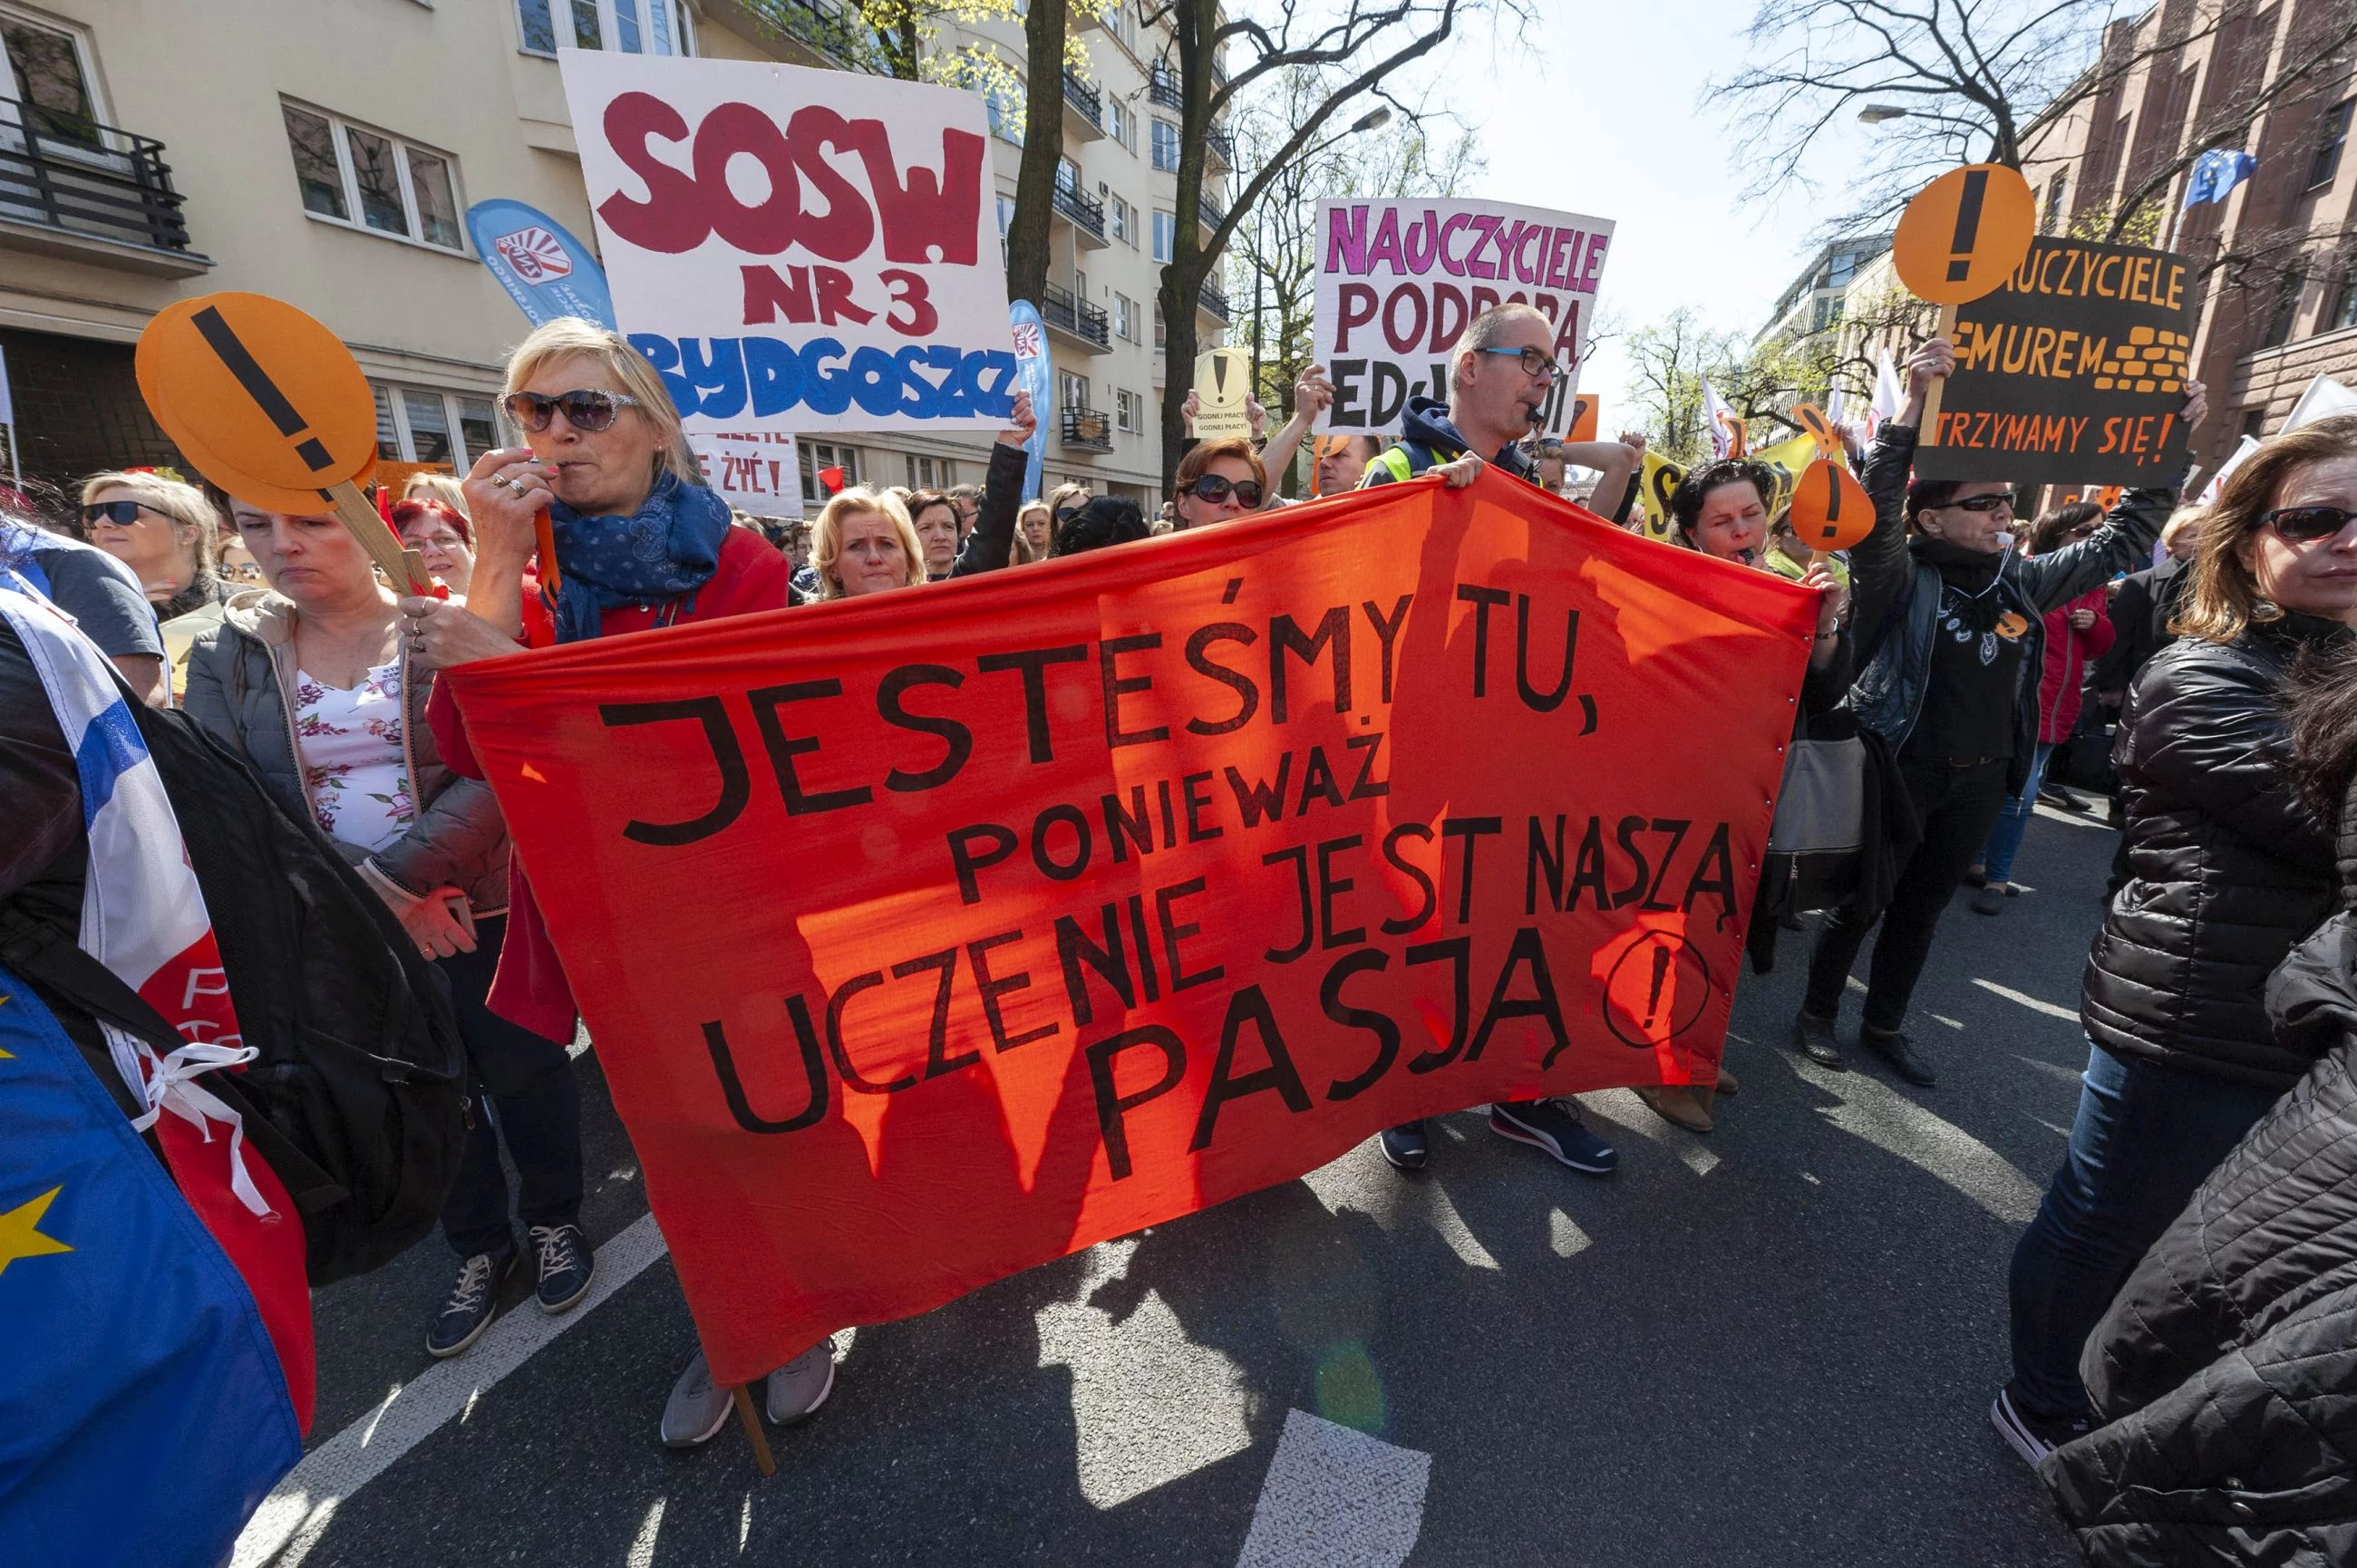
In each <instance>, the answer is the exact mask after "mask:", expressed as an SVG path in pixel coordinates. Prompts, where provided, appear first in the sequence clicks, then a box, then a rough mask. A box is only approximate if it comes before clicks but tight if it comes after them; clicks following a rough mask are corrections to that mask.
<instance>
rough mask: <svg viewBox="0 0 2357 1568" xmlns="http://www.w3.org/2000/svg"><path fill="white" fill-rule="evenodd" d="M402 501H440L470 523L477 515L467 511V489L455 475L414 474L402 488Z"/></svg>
mask: <svg viewBox="0 0 2357 1568" xmlns="http://www.w3.org/2000/svg"><path fill="white" fill-rule="evenodd" d="M401 499H403V500H405V501H440V502H441V503H442V504H443V505H444V506H447V507H448V508H449V509H450V510H452V511H455V512H457V514H458V515H459V516H460V517H463V518H466V519H468V520H469V521H472V520H473V518H474V515H475V514H474V513H473V512H471V511H468V510H467V487H466V486H464V485H462V484H460V483H459V482H458V479H457V475H455V474H412V475H410V476H409V483H407V484H405V485H404V486H402V487H401Z"/></svg>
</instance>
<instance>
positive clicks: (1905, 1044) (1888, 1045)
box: [1857, 1026, 1940, 1089]
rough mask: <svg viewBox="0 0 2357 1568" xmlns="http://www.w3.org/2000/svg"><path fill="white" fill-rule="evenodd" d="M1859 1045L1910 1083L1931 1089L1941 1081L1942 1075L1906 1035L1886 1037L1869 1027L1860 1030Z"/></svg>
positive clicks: (1879, 1031) (1889, 1035) (1858, 1033)
mask: <svg viewBox="0 0 2357 1568" xmlns="http://www.w3.org/2000/svg"><path fill="white" fill-rule="evenodd" d="M1857 1043H1858V1044H1859V1045H1861V1046H1864V1047H1866V1048H1867V1050H1869V1051H1872V1052H1873V1053H1874V1054H1875V1055H1876V1056H1878V1057H1880V1058H1882V1059H1883V1060H1884V1061H1886V1062H1889V1064H1890V1070H1891V1071H1893V1072H1895V1073H1897V1074H1898V1075H1899V1076H1900V1077H1901V1078H1903V1079H1906V1080H1907V1081H1908V1082H1910V1083H1912V1084H1920V1085H1921V1086H1922V1087H1923V1088H1925V1089H1929V1088H1931V1087H1932V1085H1933V1084H1935V1083H1938V1082H1939V1081H1940V1075H1939V1074H1938V1073H1936V1072H1933V1071H1932V1064H1931V1063H1930V1062H1928V1061H1926V1060H1924V1059H1923V1057H1922V1054H1921V1052H1919V1051H1917V1050H1916V1048H1915V1046H1914V1043H1913V1042H1912V1041H1910V1040H1909V1039H1908V1037H1907V1036H1904V1035H1901V1034H1888V1035H1886V1034H1884V1033H1883V1032H1882V1031H1881V1030H1879V1029H1877V1028H1874V1027H1873V1026H1867V1027H1865V1028H1862V1029H1860V1030H1858V1032H1857Z"/></svg>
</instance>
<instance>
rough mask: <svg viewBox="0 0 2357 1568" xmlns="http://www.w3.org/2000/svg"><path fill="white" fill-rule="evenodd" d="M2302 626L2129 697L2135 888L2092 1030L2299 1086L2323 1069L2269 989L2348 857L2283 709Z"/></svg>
mask: <svg viewBox="0 0 2357 1568" xmlns="http://www.w3.org/2000/svg"><path fill="white" fill-rule="evenodd" d="M2345 635H2346V628H2343V627H2341V626H2340V625H2338V624H2337V623H2335V622H2331V621H2323V620H2317V619H2314V618H2310V617H2307V616H2287V617H2286V618H2283V619H2281V620H2277V621H2275V622H2272V623H2269V624H2266V625H2264V626H2255V627H2253V628H2250V629H2249V630H2247V631H2245V632H2244V634H2243V635H2242V636H2241V637H2239V638H2236V639H2234V640H2233V642H2231V643H2216V642H2209V641H2203V640H2200V639H2183V640H2180V641H2179V642H2176V643H2172V644H2171V645H2170V646H2169V647H2168V648H2166V649H2163V650H2161V651H2160V652H2158V653H2157V654H2155V655H2154V656H2153V659H2152V662H2151V663H2149V664H2147V666H2146V667H2145V671H2144V673H2143V674H2141V675H2139V676H2138V677H2137V678H2136V686H2135V689H2134V690H2133V691H2132V692H2131V693H2129V697H2128V707H2127V711H2126V715H2125V716H2124V717H2123V719H2122V721H2121V725H2120V739H2119V743H2118V750H2117V761H2118V763H2119V770H2120V791H2121V800H2122V804H2123V805H2124V806H2125V807H2126V816H2127V829H2126V832H2127V854H2128V866H2129V870H2130V872H2131V874H2132V875H2130V877H2129V880H2128V883H2127V885H2126V886H2124V887H2122V888H2121V889H2120V891H2119V894H2118V896H2117V897H2115V898H2114V899H2113V900H2112V908H2111V913H2110V914H2109V915H2108V916H2107V917H2105V918H2104V929H2103V930H2102V932H2101V933H2100V934H2098V935H2097V936H2096V938H2095V944H2094V947H2093V950H2092V951H2090V952H2089V953H2088V955H2087V972H2086V979H2085V982H2084V983H2083V987H2082V990H2081V994H2080V1004H2079V1013H2080V1019H2081V1021H2082V1022H2083V1023H2084V1024H2085V1026H2086V1028H2087V1035H2088V1037H2089V1038H2090V1039H2092V1040H2093V1041H2094V1042H2095V1044H2097V1045H2099V1046H2101V1047H2104V1049H2105V1050H2107V1051H2110V1052H2111V1053H2112V1054H2113V1055H2115V1056H2118V1057H2123V1058H2133V1059H2137V1060H2143V1061H2155V1062H2164V1063H2167V1064H2168V1065H2169V1066H2171V1067H2181V1068H2190V1069H2194V1070H2197V1071H2201V1072H2209V1073H2214V1074H2216V1075H2218V1076H2220V1077H2222V1078H2231V1079H2239V1080H2241V1081H2243V1082H2245V1083H2255V1084H2260V1085H2263V1086H2265V1087H2266V1088H2270V1089H2289V1088H2290V1087H2291V1086H2292V1085H2293V1084H2294V1083H2297V1082H2298V1081H2299V1078H2300V1075H2301V1074H2303V1073H2305V1072H2306V1071H2307V1070H2308V1069H2309V1065H2310V1064H2311V1063H2312V1062H2313V1061H2314V1060H2315V1059H2316V1058H2315V1056H2314V1054H2313V1053H2306V1054H2303V1053H2302V1052H2301V1051H2299V1050H2298V1049H2296V1048H2294V1047H2288V1046H2286V1045H2284V1044H2283V1043H2281V1042H2280V1041H2278V1040H2276V1038H2275V1037H2274V1036H2273V1035H2272V1034H2271V1033H2270V1032H2269V1031H2268V1028H2267V1022H2266V1011H2265V1008H2264V1006H2263V1005H2262V1003H2261V998H2260V990H2261V987H2263V986H2264V985H2266V979H2267V975H2268V974H2269V973H2270V972H2272V971H2273V970H2274V969H2275V967H2276V965H2277V964H2278V963H2281V962H2282V961H2283V960H2284V955H2285V954H2286V953H2287V952H2289V951H2290V950H2291V947H2292V944H2293V943H2295V942H2297V941H2298V940H2300V939H2301V938H2302V937H2305V936H2306V935H2308V934H2309V932H2310V931H2312V930H2314V929H2316V928H2317V926H2318V925H2319V923H2321V922H2322V920H2323V919H2324V918H2325V917H2326V916H2327V915H2329V914H2330V913H2331V912H2332V908H2333V899H2332V893H2333V882H2332V847H2331V845H2330V843H2328V842H2327V841H2326V839H2325V837H2324V833H2323V831H2322V830H2321V829H2320V828H2319V827H2318V826H2317V822H2316V819H2315V817H2314V815H2313V814H2312V813H2310V812H2309V810H2308V808H2307V807H2306V806H2304V805H2302V804H2301V803H2300V801H2299V798H2298V795H2297V794H2296V793H2295V792H2294V791H2293V789H2292V787H2291V781H2290V778H2289V775H2288V774H2287V771H2286V768H2285V760H2286V757H2287V742H2286V739H2285V735H2284V714H2283V710H2282V706H2281V703H2280V701H2279V696H2278V693H2279V691H2280V688H2281V687H2282V684H2283V681H2284V678H2285V676H2286V675H2287V674H2288V673H2289V672H2290V671H2291V668H2292V664H2293V661H2294V660H2295V659H2296V658H2297V657H2298V652H2299V650H2300V649H2301V647H2302V646H2303V645H2309V644H2321V643H2324V642H2326V641H2327V640H2329V639H2334V638H2337V637H2340V636H2345Z"/></svg>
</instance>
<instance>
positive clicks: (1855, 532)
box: [1791, 457, 1874, 550]
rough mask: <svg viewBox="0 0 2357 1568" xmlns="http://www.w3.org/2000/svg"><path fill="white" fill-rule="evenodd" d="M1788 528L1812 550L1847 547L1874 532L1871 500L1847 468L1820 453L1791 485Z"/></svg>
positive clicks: (1872, 503)
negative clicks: (1790, 526)
mask: <svg viewBox="0 0 2357 1568" xmlns="http://www.w3.org/2000/svg"><path fill="white" fill-rule="evenodd" d="M1791 515H1792V532H1793V533H1794V534H1795V535H1797V536H1798V537H1799V539H1800V541H1801V542H1802V543H1803V544H1805V545H1807V546H1808V547H1809V548H1810V549H1812V550H1847V549H1849V548H1850V547H1851V546H1853V545H1855V544H1857V543H1858V542H1860V541H1862V540H1863V539H1865V538H1866V536H1867V534H1869V533H1871V532H1874V502H1873V500H1872V499H1870V498H1869V497H1868V496H1867V493H1866V487H1865V486H1864V485H1861V484H1859V483H1858V482H1857V478H1855V477H1853V476H1852V475H1851V473H1850V471H1849V470H1848V469H1847V468H1845V467H1842V466H1841V465H1840V464H1839V463H1836V462H1835V461H1834V460H1833V459H1832V458H1830V457H1820V458H1818V459H1817V460H1816V461H1815V462H1813V463H1811V464H1810V465H1809V466H1808V467H1805V468H1803V469H1802V470H1801V479H1800V482H1799V483H1798V484H1796V485H1794V486H1793V487H1792V514H1791Z"/></svg>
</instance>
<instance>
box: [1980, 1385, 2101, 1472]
mask: <svg viewBox="0 0 2357 1568" xmlns="http://www.w3.org/2000/svg"><path fill="white" fill-rule="evenodd" d="M1989 1424H1990V1425H1992V1426H1994V1427H1996V1434H1997V1435H1998V1436H1999V1437H2002V1438H2004V1439H2005V1444H2006V1446H2007V1447H2008V1448H2010V1449H2012V1450H2013V1451H2014V1452H2015V1453H2016V1454H2018V1455H2021V1458H2022V1462H2023V1463H2024V1464H2026V1465H2028V1466H2029V1467H2030V1468H2031V1469H2033V1470H2034V1469H2036V1468H2037V1467H2038V1466H2039V1464H2040V1461H2042V1460H2043V1459H2044V1458H2045V1457H2046V1456H2047V1455H2049V1454H2051V1453H2053V1452H2054V1451H2055V1450H2056V1449H2057V1448H2060V1447H2061V1446H2062V1444H2065V1443H2068V1442H2070V1441H2071V1440H2072V1439H2073V1438H2077V1437H2084V1436H2085V1435H2087V1434H2088V1433H2090V1432H2093V1430H2094V1429H2095V1423H2094V1422H2093V1421H2092V1420H2090V1419H2089V1418H2088V1417H2087V1416H2085V1415H2084V1414H2081V1415H2065V1416H2047V1415H2034V1414H2032V1413H2031V1412H2029V1411H2026V1410H2024V1409H2023V1408H2022V1407H2021V1406H2019V1405H2018V1404H2016V1403H2014V1402H2013V1385H2012V1384H2011V1383H2007V1384H2006V1386H2005V1387H2003V1388H2001V1389H1999V1390H1997V1391H1996V1399H1995V1400H1994V1401H1993V1402H1991V1403H1990V1405H1989Z"/></svg>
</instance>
